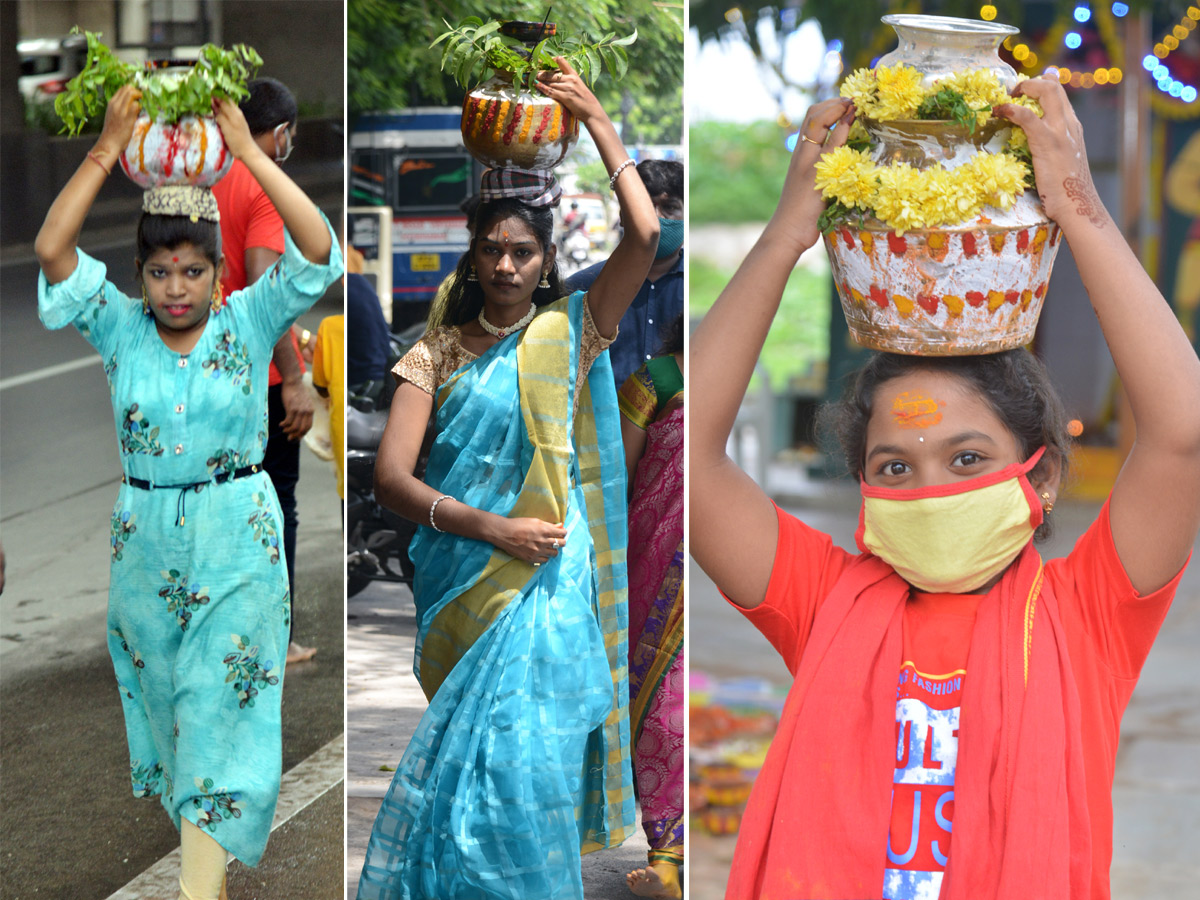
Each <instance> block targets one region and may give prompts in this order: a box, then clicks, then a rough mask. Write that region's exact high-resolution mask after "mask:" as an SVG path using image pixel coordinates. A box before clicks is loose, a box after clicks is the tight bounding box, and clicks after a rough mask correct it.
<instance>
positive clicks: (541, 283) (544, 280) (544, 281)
mask: <svg viewBox="0 0 1200 900" xmlns="http://www.w3.org/2000/svg"><path fill="white" fill-rule="evenodd" d="M538 287H540V288H548V287H550V281H549V279H548V278H547V273H545V272H543V273H542V280H541V281H539V282H538Z"/></svg>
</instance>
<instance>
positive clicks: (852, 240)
mask: <svg viewBox="0 0 1200 900" xmlns="http://www.w3.org/2000/svg"><path fill="white" fill-rule="evenodd" d="M1024 199H1025V198H1022V200H1024ZM988 212H989V213H990V214H992V215H993V216H994V219H992V218H988V217H987V216H979V217H977V218H976V219H975V220H973V221H972V222H971V223H969V224H968V225H967V226H965V227H961V228H959V229H958V230H948V229H937V230H933V229H931V230H927V231H910V232H908V233H906V234H903V235H900V234H897V233H896V232H894V231H885V230H883V228H884V227H883V226H882V225H880V226H879V227H878V229H875V228H866V229H859V228H853V227H841V228H838V229H837V230H835V231H833V232H831V233H829V234H827V235H826V236H825V246H826V249H827V251H828V253H829V258H830V264H831V267H832V269H833V276H834V283H835V284H836V285H837V288H838V293H839V294H840V296H841V300H842V309H843V312H844V313H845V315H846V322H847V325H848V326H849V328H850V333H851V335H852V336H853V337H854V339H855V340H856V341H858V343H860V344H863V345H864V346H867V347H870V348H872V349H875V350H889V351H893V352H899V353H912V354H918V355H923V356H954V355H965V354H972V353H991V352H996V351H999V350H1006V349H1011V348H1013V347H1019V346H1022V345H1024V344H1026V343H1028V342H1029V341H1030V340H1031V339H1032V338H1033V332H1034V329H1035V328H1036V326H1037V320H1038V316H1039V315H1040V313H1041V306H1042V300H1043V298H1044V297H1045V294H1046V286H1047V283H1048V282H1049V279H1050V271H1051V267H1052V266H1053V262H1054V257H1055V254H1056V253H1057V251H1058V245H1059V243H1060V237H1061V232H1060V230H1059V228H1058V226H1057V225H1056V224H1055V223H1054V222H1052V221H1050V220H1048V219H1046V218H1045V216H1044V214H1043V213H1042V212H1041V209H1040V204H1037V205H1036V206H1035V205H1034V203H1033V201H1029V202H1027V203H1022V202H1021V201H1018V204H1017V206H1016V207H1015V208H1014V209H1013V210H1010V211H1008V212H1001V211H999V210H991V209H989V210H988Z"/></svg>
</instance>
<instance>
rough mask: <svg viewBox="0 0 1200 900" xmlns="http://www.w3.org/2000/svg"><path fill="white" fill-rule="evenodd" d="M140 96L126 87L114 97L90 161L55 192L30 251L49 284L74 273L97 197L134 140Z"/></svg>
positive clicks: (90, 152)
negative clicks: (77, 252)
mask: <svg viewBox="0 0 1200 900" xmlns="http://www.w3.org/2000/svg"><path fill="white" fill-rule="evenodd" d="M141 96H142V92H141V91H139V90H138V89H137V88H135V87H134V86H133V85H129V84H127V85H125V86H124V87H122V88H121V89H120V90H118V91H117V92H116V93H115V94H113V96H112V99H111V100H109V101H108V108H107V109H106V110H105V112H104V127H103V128H102V129H101V131H100V138H99V140H97V141H96V145H95V146H94V147H93V148H92V149H91V150H89V151H88V157H89V158H88V159H85V160H84V161H83V163H82V165H80V167H79V168H78V169H77V170H76V171H75V174H74V175H72V176H71V180H70V181H68V182H67V183H66V184H65V185H64V186H63V189H62V190H61V191H59V192H58V196H57V197H56V198H55V200H54V203H53V204H51V206H50V210H49V211H48V212H47V213H46V221H45V222H43V223H42V228H41V230H40V231H39V232H38V236H37V240H36V241H35V242H34V245H33V250H34V253H36V254H37V258H38V263H39V264H40V265H41V267H42V271H43V272H45V273H46V280H47V281H48V282H50V284H58V283H59V282H60V281H64V280H66V278H67V277H68V276H69V275H70V274H71V273H72V272H74V271H75V265H76V263H77V262H78V257H76V256H75V246H76V244H77V243H78V242H79V232H80V231H81V230H82V229H83V222H84V219H86V218H87V214H88V211H89V210H90V209H91V208H92V204H93V203H94V202H95V201H96V195H97V194H99V193H100V188H101V187H102V186H103V185H104V182H105V181H106V180H107V179H108V176H109V175H110V174H112V170H113V166H115V165H116V164H117V160H119V159H120V158H121V154H122V153H124V152H125V148H126V147H127V146H128V145H129V141H130V139H131V138H132V137H133V126H134V123H135V122H137V117H138V115H139V114H140V113H141V105H140V104H139V103H138V99H139V98H140V97H141Z"/></svg>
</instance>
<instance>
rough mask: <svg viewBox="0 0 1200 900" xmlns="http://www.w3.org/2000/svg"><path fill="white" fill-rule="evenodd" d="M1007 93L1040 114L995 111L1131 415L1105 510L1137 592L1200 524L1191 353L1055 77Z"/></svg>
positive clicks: (1199, 419) (1160, 579)
mask: <svg viewBox="0 0 1200 900" xmlns="http://www.w3.org/2000/svg"><path fill="white" fill-rule="evenodd" d="M1016 92H1017V93H1021V94H1024V95H1025V96H1027V97H1033V98H1034V99H1036V100H1037V101H1038V102H1039V103H1041V105H1042V109H1043V110H1044V111H1045V117H1044V118H1041V119H1039V118H1038V117H1037V115H1036V114H1035V113H1034V112H1033V111H1032V110H1028V109H1025V108H1024V107H1021V106H1016V105H1014V104H1006V105H1004V106H1000V107H997V110H996V112H997V114H998V115H1001V116H1004V117H1005V118H1008V119H1010V120H1012V121H1013V122H1015V123H1016V124H1018V125H1020V126H1021V127H1022V128H1024V129H1025V133H1026V135H1027V136H1028V138H1029V149H1030V151H1031V152H1032V154H1033V167H1034V172H1035V174H1036V175H1037V184H1038V193H1039V194H1040V195H1041V197H1042V201H1043V203H1045V205H1046V214H1047V215H1049V216H1050V217H1051V218H1052V219H1054V220H1055V221H1056V222H1058V224H1059V226H1060V227H1061V228H1062V230H1063V235H1064V236H1065V237H1066V239H1067V243H1069V244H1070V245H1071V254H1072V255H1073V256H1074V257H1075V263H1076V265H1077V266H1078V268H1079V273H1080V275H1081V276H1082V277H1083V284H1084V287H1086V288H1087V292H1088V297H1089V299H1090V300H1091V301H1092V308H1093V309H1094V310H1095V313H1096V317H1097V319H1099V321H1100V327H1101V329H1103V331H1104V338H1105V340H1106V341H1107V342H1108V347H1109V350H1110V351H1111V352H1112V356H1113V361H1114V362H1115V363H1116V366H1117V373H1118V374H1119V375H1120V376H1121V383H1122V384H1123V385H1124V387H1125V391H1126V393H1127V394H1128V396H1129V403H1130V406H1131V407H1132V409H1133V416H1134V419H1135V420H1136V423H1137V439H1136V441H1135V442H1134V445H1133V449H1132V450H1131V451H1130V453H1129V458H1128V459H1127V460H1126V462H1125V465H1124V467H1123V468H1122V469H1121V474H1120V475H1119V476H1118V478H1117V483H1116V485H1115V486H1114V487H1113V492H1112V498H1111V502H1110V506H1109V511H1110V514H1111V520H1112V533H1113V541H1114V543H1115V544H1116V548H1117V555H1118V556H1119V557H1120V558H1121V563H1122V565H1124V567H1125V572H1126V573H1127V574H1128V575H1129V580H1130V582H1131V583H1132V584H1133V587H1134V588H1135V589H1136V590H1137V591H1138V592H1139V593H1142V594H1145V593H1148V592H1150V591H1154V590H1157V589H1158V588H1160V587H1162V586H1163V585H1165V584H1166V583H1167V582H1168V581H1170V580H1171V579H1172V578H1173V577H1174V576H1175V574H1176V573H1177V572H1178V571H1179V569H1180V568H1181V567H1182V566H1183V564H1184V562H1185V561H1186V560H1187V558H1188V554H1189V553H1190V552H1191V548H1192V544H1193V542H1194V541H1195V540H1196V534H1197V531H1198V530H1200V359H1197V357H1196V353H1195V351H1194V350H1193V349H1192V347H1191V345H1190V344H1189V343H1188V340H1187V337H1186V336H1185V335H1184V333H1183V329H1182V328H1180V326H1179V322H1178V320H1177V319H1176V318H1175V315H1174V313H1172V311H1171V308H1170V307H1169V306H1168V305H1167V302H1166V300H1165V299H1163V295H1162V294H1161V293H1160V292H1159V290H1158V288H1157V287H1156V286H1155V284H1154V282H1153V281H1152V280H1151V279H1150V276H1149V275H1147V274H1146V270H1145V269H1143V268H1142V265H1141V263H1140V262H1139V261H1138V258H1137V257H1136V256H1135V255H1134V253H1133V251H1132V250H1131V249H1130V247H1129V245H1128V244H1127V243H1126V241H1125V238H1124V236H1123V235H1122V234H1121V232H1120V230H1119V229H1118V228H1117V226H1116V223H1115V222H1113V220H1112V218H1111V217H1110V216H1109V214H1108V211H1107V210H1105V208H1104V205H1103V204H1102V203H1101V202H1100V196H1099V195H1098V194H1097V193H1096V188H1095V185H1094V184H1093V182H1092V176H1091V172H1090V171H1089V169H1088V162H1087V151H1086V150H1085V149H1084V145H1083V127H1082V126H1081V125H1080V124H1079V119H1078V118H1076V116H1075V111H1074V110H1073V109H1072V108H1071V103H1070V101H1069V100H1068V99H1067V95H1066V92H1065V91H1064V90H1063V88H1062V86H1061V85H1060V84H1059V82H1058V79H1057V78H1035V79H1031V80H1029V81H1024V82H1022V83H1021V85H1020V86H1019V87H1018V88H1017V91H1016Z"/></svg>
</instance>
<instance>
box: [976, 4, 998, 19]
mask: <svg viewBox="0 0 1200 900" xmlns="http://www.w3.org/2000/svg"><path fill="white" fill-rule="evenodd" d="M979 18H981V19H986V20H987V21H989V22H990V21H992V19H994V18H996V7H994V6H992V4H990V3H989V4H987V5H986V6H984V7H982V8H981V9H980V10H979Z"/></svg>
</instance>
